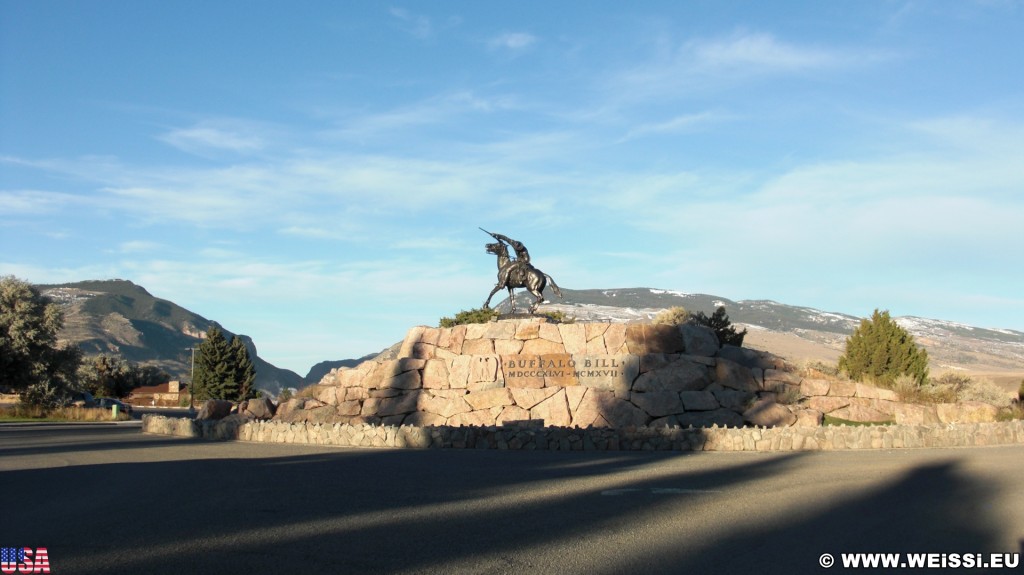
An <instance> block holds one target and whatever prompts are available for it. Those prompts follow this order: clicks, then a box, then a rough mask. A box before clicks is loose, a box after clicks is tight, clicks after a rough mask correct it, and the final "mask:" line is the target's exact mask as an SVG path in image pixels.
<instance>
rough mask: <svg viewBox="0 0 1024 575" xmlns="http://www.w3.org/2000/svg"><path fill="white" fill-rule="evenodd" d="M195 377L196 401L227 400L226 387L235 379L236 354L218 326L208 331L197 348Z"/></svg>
mask: <svg viewBox="0 0 1024 575" xmlns="http://www.w3.org/2000/svg"><path fill="white" fill-rule="evenodd" d="M194 377H195V381H194V382H193V386H194V388H195V391H194V393H195V398H196V399H199V400H202V399H227V396H226V393H227V392H228V391H229V390H228V389H226V387H227V385H228V384H229V382H233V381H234V378H235V368H234V354H233V353H232V351H231V347H230V345H229V344H228V340H227V339H225V338H224V332H223V331H221V329H220V328H219V327H218V326H216V325H213V326H212V327H210V329H209V330H207V331H206V339H204V340H203V342H202V343H201V344H199V347H197V348H196V368H195V376H194Z"/></svg>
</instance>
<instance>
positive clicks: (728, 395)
mask: <svg viewBox="0 0 1024 575" xmlns="http://www.w3.org/2000/svg"><path fill="white" fill-rule="evenodd" d="M711 393H713V394H714V395H715V399H717V400H718V403H719V404H720V405H721V406H722V407H724V408H725V409H730V410H732V411H735V412H736V413H743V412H744V411H746V410H747V409H748V408H749V407H750V405H751V402H752V401H753V400H754V398H755V397H757V396H756V395H755V394H754V393H751V392H749V391H739V390H736V389H727V388H723V387H718V386H713V387H712V388H711Z"/></svg>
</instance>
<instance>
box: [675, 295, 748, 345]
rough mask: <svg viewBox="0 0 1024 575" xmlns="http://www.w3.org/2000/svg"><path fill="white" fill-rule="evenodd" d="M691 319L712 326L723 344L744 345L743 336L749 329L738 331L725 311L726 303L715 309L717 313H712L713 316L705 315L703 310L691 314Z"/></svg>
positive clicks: (692, 321) (695, 322)
mask: <svg viewBox="0 0 1024 575" xmlns="http://www.w3.org/2000/svg"><path fill="white" fill-rule="evenodd" d="M689 321H690V323H692V324H695V325H703V326H705V327H710V328H711V330H712V331H714V332H715V335H717V336H718V342H719V343H720V344H722V345H734V346H736V347H743V338H744V337H746V335H747V330H746V329H744V330H743V331H740V332H737V331H736V326H734V325H732V321H730V320H729V314H727V313H725V306H724V305H720V306H718V309H716V310H715V313H713V314H711V317H708V316H706V315H704V312H702V311H699V312H697V313H695V314H691V315H690V319H689Z"/></svg>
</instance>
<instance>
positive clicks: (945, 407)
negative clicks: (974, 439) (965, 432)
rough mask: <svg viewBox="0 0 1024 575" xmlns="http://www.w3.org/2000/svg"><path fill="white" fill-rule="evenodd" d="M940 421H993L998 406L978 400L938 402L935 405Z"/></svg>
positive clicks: (997, 411) (997, 412)
mask: <svg viewBox="0 0 1024 575" xmlns="http://www.w3.org/2000/svg"><path fill="white" fill-rule="evenodd" d="M935 410H936V412H937V413H938V416H939V420H940V421H942V423H986V422H990V421H995V420H996V416H997V415H998V414H999V408H998V407H996V406H994V405H989V404H987V403H982V402H980V401H965V402H963V403H940V404H938V405H936V406H935Z"/></svg>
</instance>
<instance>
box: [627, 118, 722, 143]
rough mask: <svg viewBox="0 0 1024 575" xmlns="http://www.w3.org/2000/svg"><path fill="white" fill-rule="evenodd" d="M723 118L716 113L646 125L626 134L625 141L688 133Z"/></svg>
mask: <svg viewBox="0 0 1024 575" xmlns="http://www.w3.org/2000/svg"><path fill="white" fill-rule="evenodd" d="M722 118H723V116H722V115H721V114H717V113H714V112H700V113H697V114H683V115H680V116H676V117H674V118H671V119H669V120H667V121H664V122H654V123H645V124H641V125H639V126H637V127H635V128H632V129H630V130H629V132H627V133H626V136H625V138H623V141H628V140H632V139H635V138H639V137H643V136H648V135H657V134H677V133H679V132H686V131H690V130H694V129H696V128H699V127H701V126H704V125H705V124H708V123H711V122H715V121H719V120H720V119H722Z"/></svg>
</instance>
